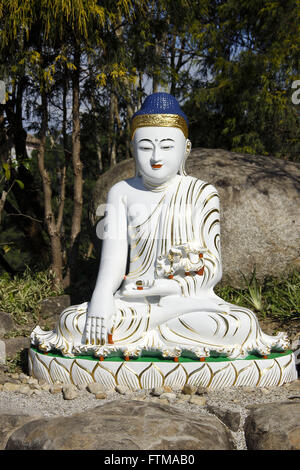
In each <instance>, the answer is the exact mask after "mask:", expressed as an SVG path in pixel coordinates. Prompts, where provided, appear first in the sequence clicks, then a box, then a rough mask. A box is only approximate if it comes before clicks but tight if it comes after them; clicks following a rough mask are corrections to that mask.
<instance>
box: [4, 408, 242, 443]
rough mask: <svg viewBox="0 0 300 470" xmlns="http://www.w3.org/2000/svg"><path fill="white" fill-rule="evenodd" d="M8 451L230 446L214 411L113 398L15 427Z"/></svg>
mask: <svg viewBox="0 0 300 470" xmlns="http://www.w3.org/2000/svg"><path fill="white" fill-rule="evenodd" d="M6 449H7V450H77V449H80V450H140V449H141V450H154V449H159V450H198V449H199V450H212V449H214V450H228V449H234V444H233V441H232V437H231V434H230V431H228V430H227V429H226V428H225V426H224V425H223V424H222V423H221V422H220V421H219V420H218V419H217V418H216V417H214V416H208V415H199V416H195V415H191V414H190V413H186V412H182V411H178V410H176V409H175V408H172V407H170V406H168V405H160V404H157V403H144V402H140V401H131V400H129V399H122V400H115V401H112V402H109V403H106V404H104V405H101V406H97V407H96V408H93V409H89V410H86V411H85V412H84V413H78V414H74V415H72V416H68V417H58V418H51V419H41V420H36V421H33V422H31V423H27V424H25V425H24V426H23V427H22V428H20V429H18V430H17V431H16V432H14V433H13V434H12V435H11V436H10V438H9V440H8V442H7V445H6Z"/></svg>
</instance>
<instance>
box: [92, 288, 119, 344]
mask: <svg viewBox="0 0 300 470" xmlns="http://www.w3.org/2000/svg"><path fill="white" fill-rule="evenodd" d="M114 310H115V306H114V300H113V297H112V298H111V299H107V300H106V301H103V302H101V306H99V309H97V310H95V308H91V309H89V310H88V313H87V319H86V324H85V342H86V344H92V345H104V344H106V343H107V335H108V333H110V332H111V331H110V330H111V323H112V317H113V314H114Z"/></svg>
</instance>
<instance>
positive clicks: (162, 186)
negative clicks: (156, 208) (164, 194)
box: [142, 175, 179, 192]
mask: <svg viewBox="0 0 300 470" xmlns="http://www.w3.org/2000/svg"><path fill="white" fill-rule="evenodd" d="M178 179H179V175H175V176H172V177H171V178H168V179H166V180H164V181H160V182H157V181H154V180H153V179H149V178H147V177H145V176H142V181H143V185H144V186H145V188H147V189H149V190H150V191H154V192H161V191H165V190H166V189H167V188H168V187H169V186H171V185H172V184H173V183H175V181H177V180H178Z"/></svg>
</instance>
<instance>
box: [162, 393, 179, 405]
mask: <svg viewBox="0 0 300 470" xmlns="http://www.w3.org/2000/svg"><path fill="white" fill-rule="evenodd" d="M159 398H160V399H161V400H168V402H170V403H172V402H174V401H175V400H176V398H177V396H176V394H175V393H166V392H165V393H162V394H161V395H160V397H159Z"/></svg>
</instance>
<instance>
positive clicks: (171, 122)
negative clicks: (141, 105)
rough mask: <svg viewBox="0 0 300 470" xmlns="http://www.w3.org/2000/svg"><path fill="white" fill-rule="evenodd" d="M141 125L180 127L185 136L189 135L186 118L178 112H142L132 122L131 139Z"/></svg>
mask: <svg viewBox="0 0 300 470" xmlns="http://www.w3.org/2000/svg"><path fill="white" fill-rule="evenodd" d="M139 127H178V128H179V129H181V130H182V132H183V134H184V136H185V138H186V139H187V137H188V126H187V123H186V121H185V119H184V118H183V117H182V116H179V115H178V114H140V115H138V116H135V118H133V120H132V124H131V139H133V136H134V133H135V131H136V130H137V129H138V128H139Z"/></svg>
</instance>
